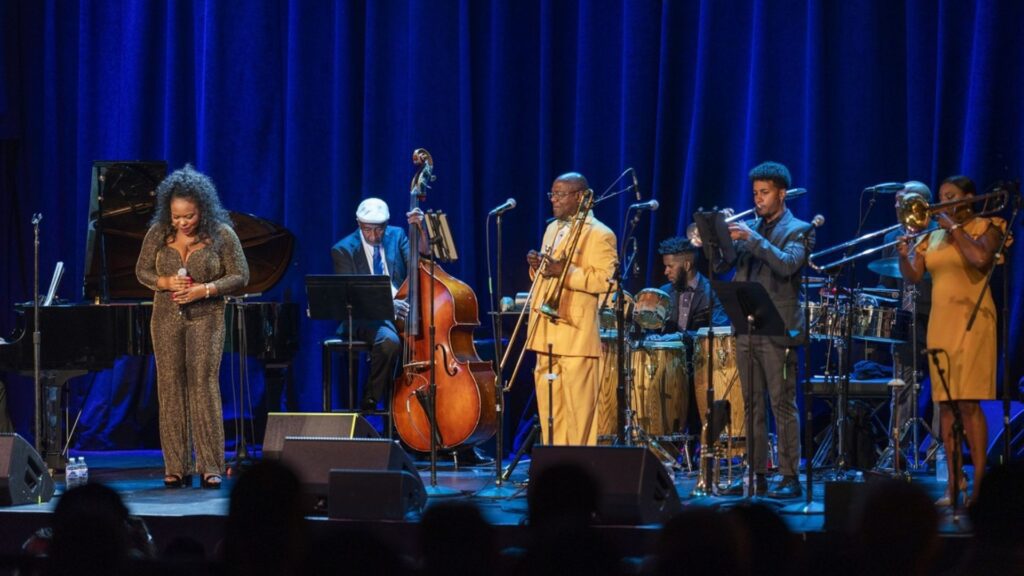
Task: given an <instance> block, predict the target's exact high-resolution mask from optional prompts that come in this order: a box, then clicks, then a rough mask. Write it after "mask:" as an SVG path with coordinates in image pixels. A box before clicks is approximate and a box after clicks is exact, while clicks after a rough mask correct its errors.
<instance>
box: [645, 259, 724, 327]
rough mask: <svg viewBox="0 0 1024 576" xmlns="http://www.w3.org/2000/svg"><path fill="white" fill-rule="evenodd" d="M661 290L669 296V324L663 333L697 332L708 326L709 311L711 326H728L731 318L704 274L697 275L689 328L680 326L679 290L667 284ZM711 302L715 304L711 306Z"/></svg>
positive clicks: (688, 321)
mask: <svg viewBox="0 0 1024 576" xmlns="http://www.w3.org/2000/svg"><path fill="white" fill-rule="evenodd" d="M661 289H662V290H663V291H664V292H666V293H667V294H668V295H669V306H668V322H666V323H665V329H664V330H663V333H665V334H671V333H673V332H685V331H687V330H697V329H698V328H704V327H705V326H707V325H708V310H709V308H710V309H711V324H712V325H713V326H728V325H729V317H728V316H726V315H725V310H724V309H723V308H722V303H721V302H719V301H718V296H716V295H714V294H713V293H712V292H711V282H708V279H707V278H705V277H704V275H703V274H701V273H699V272H698V273H697V289H696V290H695V291H694V293H693V300H691V301H690V317H689V318H688V319H687V326H679V325H678V323H677V321H678V319H679V310H678V306H679V290H678V289H677V288H676V287H675V286H673V285H672V283H671V282H670V283H668V284H665V285H664V286H662V287H661ZM709 302H711V303H713V304H711V305H709Z"/></svg>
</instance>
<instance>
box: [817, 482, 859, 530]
mask: <svg viewBox="0 0 1024 576" xmlns="http://www.w3.org/2000/svg"><path fill="white" fill-rule="evenodd" d="M867 489H868V484H867V483H866V482H852V481H845V480H840V481H835V482H825V530H826V531H827V532H850V531H852V530H853V520H854V518H853V517H854V511H855V510H857V508H859V507H860V506H861V502H862V501H863V499H864V495H865V493H866V492H867Z"/></svg>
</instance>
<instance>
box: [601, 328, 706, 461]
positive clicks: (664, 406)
mask: <svg viewBox="0 0 1024 576" xmlns="http://www.w3.org/2000/svg"><path fill="white" fill-rule="evenodd" d="M601 347H602V356H601V363H600V371H601V378H600V386H599V388H598V392H597V411H596V416H595V417H596V419H597V436H598V441H599V442H600V443H609V442H610V441H612V440H614V439H615V437H616V434H617V433H618V412H619V400H618V396H617V395H616V388H617V386H618V383H619V382H618V378H619V372H618V369H619V365H618V352H617V350H616V347H615V340H614V339H602V341H601ZM630 358H631V361H632V364H633V396H632V403H633V412H634V414H635V417H636V423H637V424H638V425H640V426H641V427H642V428H643V429H644V431H646V432H647V433H648V434H650V435H652V436H662V435H670V434H675V433H676V432H680V431H681V430H682V427H683V425H684V424H685V422H686V414H685V413H684V411H685V410H687V409H688V408H689V406H688V404H687V403H686V397H685V396H684V394H685V393H686V390H687V387H688V386H687V385H688V383H689V379H688V377H687V374H686V366H685V362H686V345H685V343H684V342H678V341H676V342H648V341H645V342H641V343H640V344H639V345H638V346H637V347H636V348H635V349H634V350H633V351H632V352H631V353H630Z"/></svg>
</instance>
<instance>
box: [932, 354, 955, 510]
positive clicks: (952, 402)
mask: <svg viewBox="0 0 1024 576" xmlns="http://www.w3.org/2000/svg"><path fill="white" fill-rule="evenodd" d="M940 350H941V351H942V353H943V354H945V355H946V364H947V365H948V364H949V353H947V352H946V351H945V350H943V349H941V348H938V349H929V350H927V352H928V354H930V355H931V357H932V364H934V365H935V371H936V372H938V373H939V380H940V381H941V382H942V389H943V390H945V391H946V403H947V404H949V407H950V408H951V409H952V411H953V453H952V454H950V455H949V457H950V458H951V459H952V461H951V462H950V463H949V465H950V466H952V467H953V485H952V486H950V487H949V507H950V510H952V512H953V522H959V521H960V517H959V515H958V514H957V511H956V505H957V501H958V500H959V499H960V466H961V464H960V461H961V454H962V453H963V442H964V420H963V416H962V415H961V414H960V404H959V403H958V402H957V401H956V400H953V395H952V394H950V393H949V382H948V381H947V380H946V371H945V370H943V369H942V364H941V363H940V362H939V351H940ZM939 428H940V430H941V428H942V426H941V424H940V426H939Z"/></svg>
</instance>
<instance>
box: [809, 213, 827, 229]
mask: <svg viewBox="0 0 1024 576" xmlns="http://www.w3.org/2000/svg"><path fill="white" fill-rule="evenodd" d="M824 223H825V217H824V216H822V215H821V214H815V215H814V218H811V226H814V227H815V228H821V225H822V224H824Z"/></svg>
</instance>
